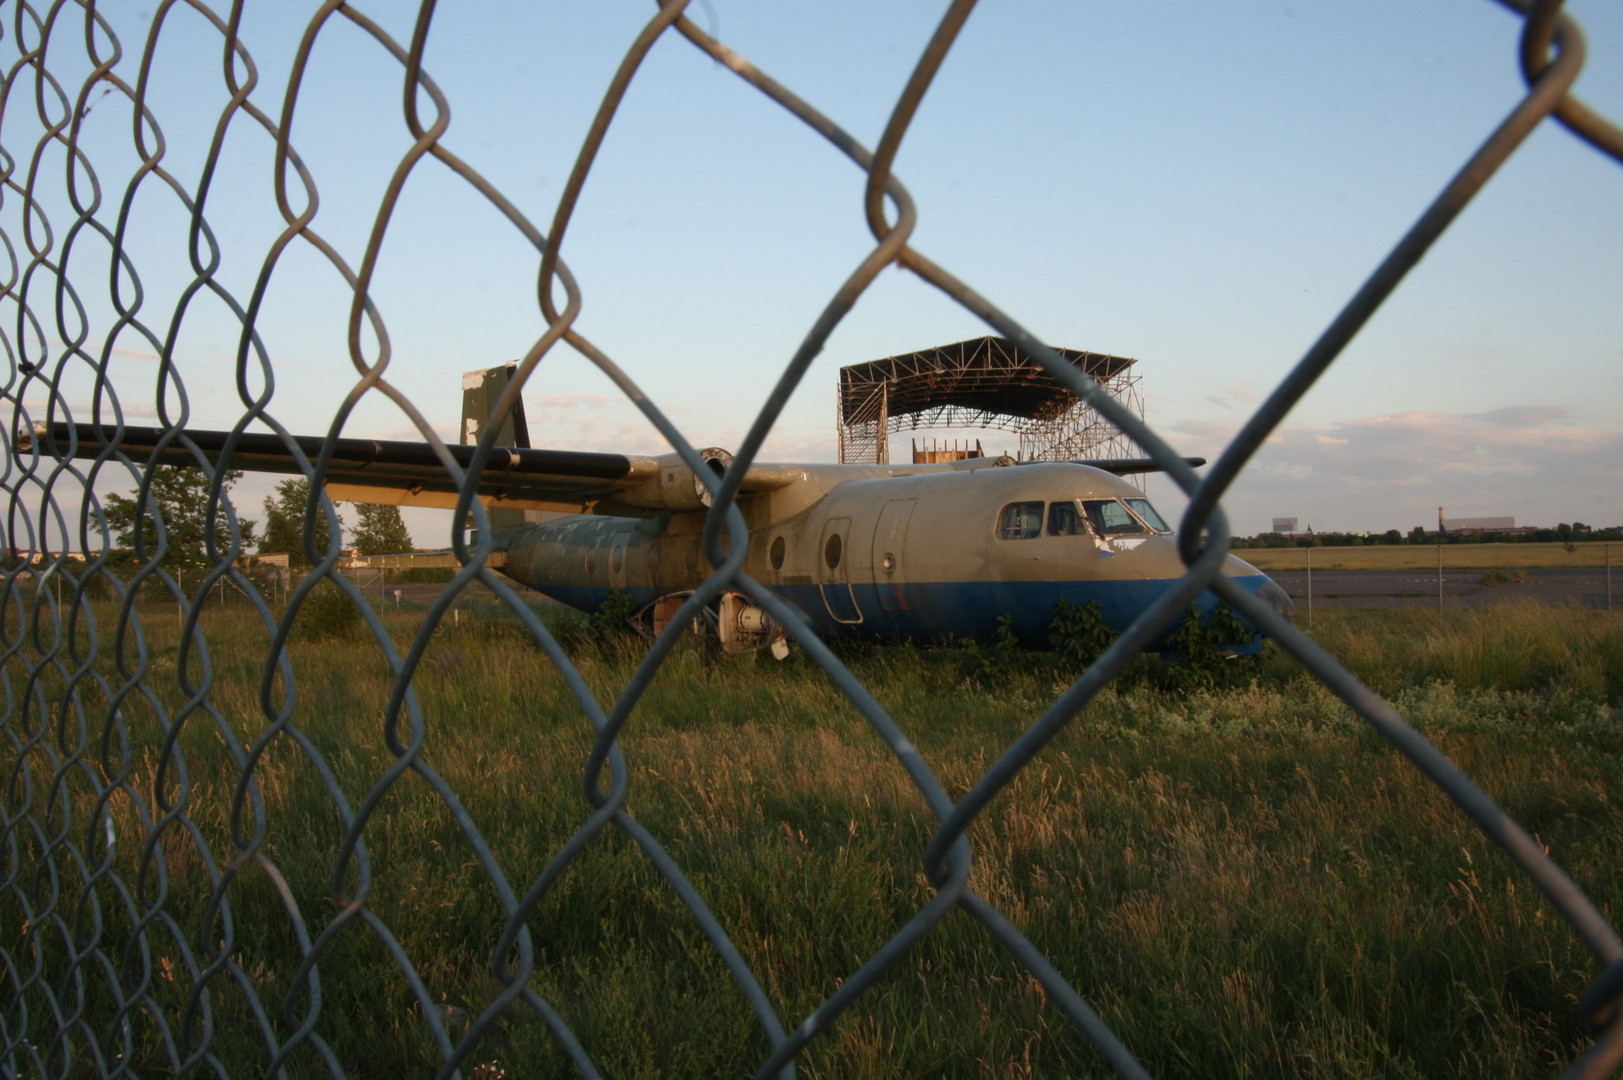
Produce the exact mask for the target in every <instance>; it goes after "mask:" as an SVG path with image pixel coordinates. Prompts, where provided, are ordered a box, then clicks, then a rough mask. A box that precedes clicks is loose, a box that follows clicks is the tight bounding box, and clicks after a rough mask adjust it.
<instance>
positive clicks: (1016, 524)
mask: <svg viewBox="0 0 1623 1080" xmlns="http://www.w3.org/2000/svg"><path fill="white" fill-rule="evenodd" d="M1042 531H1043V504H1042V503H1041V502H1017V503H1010V504H1009V505H1008V506H1005V507H1004V508H1003V510H1002V511H1001V512H1000V513H999V514H998V516H997V538H998V539H999V540H1030V539H1031V538H1032V537H1034V536H1037V535H1039V534H1041V533H1042Z"/></svg>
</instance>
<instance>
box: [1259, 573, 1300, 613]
mask: <svg viewBox="0 0 1623 1080" xmlns="http://www.w3.org/2000/svg"><path fill="white" fill-rule="evenodd" d="M1257 596H1258V597H1259V598H1260V599H1261V600H1263V601H1264V602H1265V603H1267V605H1268V606H1269V607H1271V608H1273V609H1274V610H1275V611H1277V612H1279V613H1280V614H1281V615H1283V616H1285V618H1286V619H1287V620H1289V621H1292V622H1294V621H1295V618H1294V616H1295V614H1296V604H1295V603H1294V602H1293V601H1292V600H1291V597H1290V593H1288V592H1286V591H1285V590H1284V589H1282V588H1280V586H1279V583H1278V582H1276V581H1274V580H1273V579H1272V578H1269V579H1268V580H1267V581H1265V582H1263V583H1262V588H1260V589H1258V590H1257Z"/></svg>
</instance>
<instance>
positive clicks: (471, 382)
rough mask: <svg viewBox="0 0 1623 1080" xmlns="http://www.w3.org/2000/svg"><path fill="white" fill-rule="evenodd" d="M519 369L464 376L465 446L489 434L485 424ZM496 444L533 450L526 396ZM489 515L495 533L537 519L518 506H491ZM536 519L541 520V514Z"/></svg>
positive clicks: (509, 416)
mask: <svg viewBox="0 0 1623 1080" xmlns="http://www.w3.org/2000/svg"><path fill="white" fill-rule="evenodd" d="M517 370H518V365H517V364H504V365H502V366H501V367H493V368H488V369H486V370H484V371H470V372H468V373H467V374H465V375H463V376H462V434H461V441H462V442H463V443H466V444H470V445H471V444H473V443H476V442H478V441H479V438H480V436H481V435H483V434H484V432H485V425H486V424H488V423H489V422H490V414H491V412H492V411H493V410H494V409H495V408H496V402H497V401H499V400H500V399H501V396H502V394H503V393H504V392H505V391H506V390H507V384H508V382H509V381H510V380H511V379H512V377H513V373H514V372H515V371H517ZM496 445H497V446H516V447H520V448H522V449H525V450H528V449H529V448H530V425H529V422H528V421H527V420H525V418H524V399H523V398H522V397H520V398H519V399H518V400H517V401H516V402H514V403H513V411H512V412H510V413H508V414H507V417H506V418H505V419H504V420H502V427H501V430H500V431H499V432H497V434H496ZM486 513H488V514H489V515H490V528H491V531H492V532H493V533H502V532H506V531H507V530H508V529H516V528H518V527H519V526H520V525H524V524H527V523H529V522H530V521H531V520H533V518H532V514H533V512H532V511H525V510H519V509H517V508H514V507H506V506H501V507H497V506H493V507H489V508H488V509H487V510H486ZM534 516H535V517H536V518H538V517H540V515H538V514H537V515H534ZM549 516H556V515H549Z"/></svg>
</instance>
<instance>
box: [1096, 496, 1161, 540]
mask: <svg viewBox="0 0 1623 1080" xmlns="http://www.w3.org/2000/svg"><path fill="white" fill-rule="evenodd" d="M1082 509H1083V510H1084V511H1085V512H1086V513H1087V515H1088V520H1089V521H1090V522H1092V523H1093V531H1094V532H1096V533H1098V534H1099V535H1100V536H1125V535H1128V534H1129V533H1142V532H1147V531H1148V530H1147V529H1145V528H1144V526H1143V525H1142V524H1140V523H1139V520H1138V519H1137V518H1136V517H1134V516H1133V515H1132V514H1129V513H1128V512H1127V507H1125V506H1123V505H1122V504H1121V503H1119V502H1117V501H1116V500H1115V499H1089V500H1088V501H1086V502H1084V503H1083V504H1082Z"/></svg>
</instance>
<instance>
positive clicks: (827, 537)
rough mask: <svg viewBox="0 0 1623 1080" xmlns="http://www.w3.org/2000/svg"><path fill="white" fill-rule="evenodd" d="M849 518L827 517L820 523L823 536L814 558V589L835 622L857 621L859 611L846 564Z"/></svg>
mask: <svg viewBox="0 0 1623 1080" xmlns="http://www.w3.org/2000/svg"><path fill="white" fill-rule="evenodd" d="M850 532H851V519H850V518H843V517H842V518H830V519H829V521H828V524H826V525H824V526H823V539H822V543H821V544H820V545H819V547H818V549H817V551H818V557H817V583H818V586H819V588H818V591H819V592H821V593H822V594H823V606H825V607H826V608H828V613H829V614H830V615H832V616H834V619H835V621H836V622H842V623H859V622H861V621H862V610H861V609H860V608H858V607H857V598H856V594H855V593H853V592H852V591H851V578H850V571H849V569H848V567H849V566H850V564H851V552H850V550H849V549H850V544H848V543H847V542H846V541H847V540H848V539H849V534H850Z"/></svg>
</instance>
